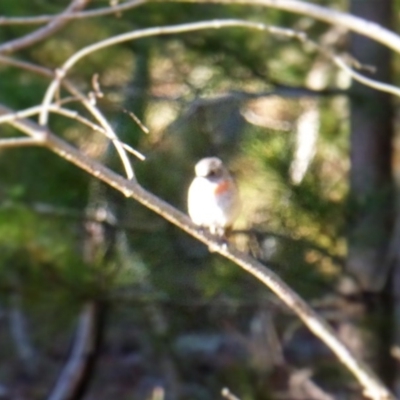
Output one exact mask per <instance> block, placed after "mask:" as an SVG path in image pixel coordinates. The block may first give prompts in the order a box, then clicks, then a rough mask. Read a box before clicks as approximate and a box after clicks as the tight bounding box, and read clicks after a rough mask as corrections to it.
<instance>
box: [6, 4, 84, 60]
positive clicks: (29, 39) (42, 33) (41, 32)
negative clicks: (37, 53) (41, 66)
mask: <svg viewBox="0 0 400 400" xmlns="http://www.w3.org/2000/svg"><path fill="white" fill-rule="evenodd" d="M89 2H90V0H73V1H72V2H71V4H70V5H69V7H68V8H67V9H66V10H65V11H64V12H63V13H62V14H60V16H62V15H64V14H69V13H70V12H72V11H76V10H81V9H82V8H84V7H85V6H86V5H87V4H88V3H89ZM67 22H68V20H66V19H63V18H60V17H54V18H53V19H52V20H51V21H50V22H49V24H48V25H46V26H44V27H42V28H39V29H38V30H36V31H34V32H32V33H28V34H27V35H25V36H23V37H21V38H18V39H15V40H11V41H9V42H6V43H3V44H2V45H0V53H12V52H14V51H18V50H21V49H24V48H26V47H29V46H31V45H32V44H34V43H37V42H40V41H41V40H43V39H45V38H47V37H49V36H50V35H51V34H53V33H54V32H57V31H58V30H60V29H61V28H62V27H63V26H64V25H65V24H66V23H67Z"/></svg>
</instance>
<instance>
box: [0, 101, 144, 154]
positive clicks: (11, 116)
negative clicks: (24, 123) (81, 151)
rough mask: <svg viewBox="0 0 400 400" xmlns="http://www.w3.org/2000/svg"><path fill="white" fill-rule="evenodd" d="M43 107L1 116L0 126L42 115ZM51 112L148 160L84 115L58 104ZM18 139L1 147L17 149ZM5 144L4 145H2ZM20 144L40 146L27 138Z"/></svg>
mask: <svg viewBox="0 0 400 400" xmlns="http://www.w3.org/2000/svg"><path fill="white" fill-rule="evenodd" d="M70 100H71V99H66V98H64V99H62V100H61V101H60V104H65V103H66V102H68V101H70ZM41 107H42V106H41V105H39V106H34V107H30V108H27V109H25V110H21V111H17V112H15V113H13V114H5V115H1V116H0V124H4V123H7V122H10V121H15V120H17V119H21V118H26V117H30V116H32V115H36V114H39V113H40V110H41ZM50 111H51V112H54V113H56V114H60V115H63V116H65V117H68V118H71V119H74V120H77V121H79V122H81V123H82V124H84V125H86V126H88V127H89V128H91V129H93V130H94V131H96V132H100V133H102V134H103V135H105V136H106V137H107V138H108V139H110V140H111V141H112V142H113V143H116V142H118V144H119V145H120V146H122V147H123V148H124V150H126V151H127V152H128V153H131V154H132V155H134V156H135V157H137V158H138V159H139V160H141V161H144V160H145V159H146V157H145V156H144V155H143V154H142V153H141V152H139V151H138V150H136V149H134V148H133V147H132V146H129V145H128V144H126V143H123V142H121V141H120V140H119V139H114V138H112V137H109V135H108V133H107V131H106V130H105V129H104V128H102V127H101V126H99V125H96V124H95V123H93V122H92V121H90V120H88V119H87V118H85V117H83V116H82V115H80V114H79V113H78V112H77V111H74V110H69V109H68V108H65V107H61V106H60V105H58V104H52V105H51V106H50ZM16 139H18V138H13V139H4V140H3V141H0V147H2V146H4V147H16V146H18V144H16V145H15V146H13V144H12V143H13V141H15V140H16ZM24 141H25V142H26V144H24ZM2 143H4V145H3V144H2ZM19 143H21V144H20V146H24V145H25V146H28V145H32V144H40V143H39V142H38V141H37V140H36V141H35V142H32V139H30V140H28V139H26V138H24V139H23V140H21V141H20V142H19Z"/></svg>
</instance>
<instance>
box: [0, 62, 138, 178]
mask: <svg viewBox="0 0 400 400" xmlns="http://www.w3.org/2000/svg"><path fill="white" fill-rule="evenodd" d="M0 63H4V64H7V65H11V66H15V67H17V68H21V69H25V70H27V71H31V72H33V73H36V74H38V75H41V76H44V77H48V78H54V77H55V74H54V72H53V71H51V70H50V69H47V68H44V67H42V66H38V65H35V64H32V63H29V62H26V61H20V60H15V59H13V58H10V57H5V56H2V55H0ZM61 83H62V85H63V86H64V87H65V89H66V90H68V91H69V92H70V93H71V94H72V95H73V96H75V97H76V98H77V99H78V100H79V101H81V103H82V104H83V105H84V107H85V108H86V109H87V110H88V111H89V112H90V113H91V114H92V115H93V117H94V118H95V119H96V120H97V121H98V122H99V124H100V125H101V126H102V127H103V129H104V131H105V135H106V136H107V137H108V138H109V139H110V140H111V141H112V142H113V144H114V146H115V148H116V150H117V152H118V154H119V157H120V159H121V162H122V165H123V167H124V169H125V173H126V176H127V177H128V179H135V174H134V172H133V169H132V166H131V164H130V162H129V158H128V155H127V154H126V149H125V148H124V144H123V143H122V142H121V141H120V140H119V139H118V136H117V134H116V133H115V132H114V130H113V128H112V127H111V125H110V124H109V122H108V121H107V119H106V118H105V117H104V115H103V114H102V113H101V112H100V110H99V109H98V108H97V107H96V106H95V105H94V104H93V102H92V101H91V100H90V99H89V98H88V97H86V96H85V95H84V94H83V93H82V92H81V91H80V90H79V89H77V88H76V87H75V86H74V85H73V84H72V83H71V82H70V81H68V80H67V79H63V80H62V82H61ZM50 108H51V106H50ZM7 118H8V117H7ZM136 153H137V154H135V153H134V154H135V155H136V156H137V157H138V158H139V159H143V158H144V157H143V156H142V155H141V154H140V153H138V152H136Z"/></svg>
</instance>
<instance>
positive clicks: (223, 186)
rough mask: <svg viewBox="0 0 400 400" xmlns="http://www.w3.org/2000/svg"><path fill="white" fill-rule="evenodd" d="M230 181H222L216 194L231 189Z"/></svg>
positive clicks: (215, 191)
mask: <svg viewBox="0 0 400 400" xmlns="http://www.w3.org/2000/svg"><path fill="white" fill-rule="evenodd" d="M230 186H231V185H230V182H229V181H222V182H221V183H220V184H219V185H218V186H217V187H216V188H215V189H214V194H223V193H225V192H227V191H228V190H229V189H230Z"/></svg>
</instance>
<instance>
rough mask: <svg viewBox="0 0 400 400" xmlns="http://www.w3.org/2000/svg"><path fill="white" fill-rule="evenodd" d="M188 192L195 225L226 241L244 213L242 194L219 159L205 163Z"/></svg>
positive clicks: (189, 208)
mask: <svg viewBox="0 0 400 400" xmlns="http://www.w3.org/2000/svg"><path fill="white" fill-rule="evenodd" d="M195 173H196V176H195V178H194V179H193V181H192V183H191V185H190V187H189V192H188V211H189V216H190V218H191V219H192V221H193V222H194V223H195V224H196V225H199V226H201V227H203V228H207V229H209V230H210V233H211V234H213V235H218V236H220V237H224V236H225V233H226V231H227V230H228V229H229V228H230V227H231V226H232V224H233V223H234V221H235V220H236V218H237V217H238V214H239V211H240V197H239V191H238V188H237V186H236V183H235V181H234V179H233V178H232V176H231V174H230V173H229V171H228V169H227V168H226V167H225V166H224V164H223V163H222V161H221V160H220V159H219V158H217V157H208V158H203V159H201V160H200V161H199V162H198V163H197V164H196V166H195Z"/></svg>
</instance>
